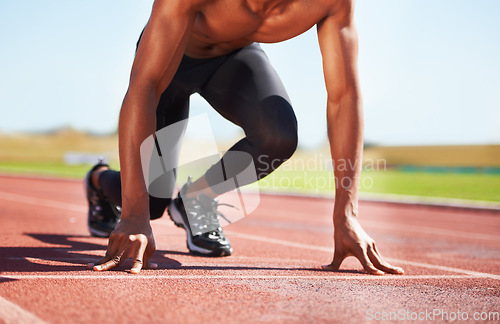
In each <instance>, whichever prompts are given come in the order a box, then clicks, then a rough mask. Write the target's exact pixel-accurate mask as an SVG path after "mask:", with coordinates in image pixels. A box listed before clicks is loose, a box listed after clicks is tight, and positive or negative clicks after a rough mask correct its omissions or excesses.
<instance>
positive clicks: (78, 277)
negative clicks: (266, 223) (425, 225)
mask: <svg viewBox="0 0 500 324" xmlns="http://www.w3.org/2000/svg"><path fill="white" fill-rule="evenodd" d="M477 278H478V276H467V275H387V274H386V275H383V276H367V275H366V274H360V275H354V276H353V275H350V276H343V275H337V276H331V275H328V276H301V275H298V276H280V275H169V274H158V273H155V274H151V275H144V274H137V275H136V274H99V273H95V274H92V275H37V274H32V275H31V274H29V275H2V276H0V280H1V279H13V280H24V279H32V280H33V279H35V280H39V279H52V280H99V279H112V280H127V279H135V280H137V279H147V280H154V279H162V280H165V279H168V280H204V279H205V280H206V279H213V280H217V279H221V280H242V279H243V280H245V279H246V280H276V279H280V280H294V279H295V280H298V279H300V280H338V281H342V280H362V281H365V280H371V281H372V280H424V279H477ZM479 278H487V277H479Z"/></svg>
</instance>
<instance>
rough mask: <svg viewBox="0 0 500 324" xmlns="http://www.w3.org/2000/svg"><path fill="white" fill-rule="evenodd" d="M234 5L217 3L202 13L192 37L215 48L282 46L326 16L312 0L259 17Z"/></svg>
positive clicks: (297, 2)
mask: <svg viewBox="0 0 500 324" xmlns="http://www.w3.org/2000/svg"><path fill="white" fill-rule="evenodd" d="M233 1H234V0H233ZM233 1H231V0H229V1H220V2H216V4H214V5H212V6H209V7H207V8H206V9H205V10H204V11H203V12H202V13H200V14H199V15H198V17H197V18H196V21H195V25H194V30H193V36H194V37H196V38H197V39H198V40H200V41H204V42H207V43H213V44H217V43H227V42H235V41H239V40H249V41H256V42H263V43H274V42H280V41H283V40H286V39H289V38H292V37H294V36H297V35H299V34H301V33H303V32H305V31H307V30H308V29H309V28H311V27H312V26H314V25H315V24H316V23H318V22H319V21H320V20H321V19H323V18H324V17H325V16H326V12H327V10H326V8H324V6H321V5H318V2H316V4H317V5H312V4H311V1H310V0H296V1H290V2H289V3H287V4H286V5H282V6H276V7H273V8H270V9H269V10H267V11H266V12H265V13H263V14H256V13H253V12H252V11H251V10H249V8H248V7H246V6H243V5H241V4H238V2H239V1H234V2H233Z"/></svg>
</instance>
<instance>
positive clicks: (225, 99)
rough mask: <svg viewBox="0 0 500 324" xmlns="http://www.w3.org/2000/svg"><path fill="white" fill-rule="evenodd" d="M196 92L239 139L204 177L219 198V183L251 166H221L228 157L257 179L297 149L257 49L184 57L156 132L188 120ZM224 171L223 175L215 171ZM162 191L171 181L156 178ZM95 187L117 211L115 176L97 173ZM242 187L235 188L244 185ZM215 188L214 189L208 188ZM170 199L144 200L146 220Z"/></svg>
mask: <svg viewBox="0 0 500 324" xmlns="http://www.w3.org/2000/svg"><path fill="white" fill-rule="evenodd" d="M195 92H197V93H199V94H200V95H201V96H202V97H203V98H204V99H205V100H207V102H208V103H209V104H210V105H211V106H212V107H213V108H214V109H215V110H216V111H217V112H219V114H221V115H222V116H223V117H224V118H226V119H227V120H229V121H231V122H232V123H234V124H236V125H238V126H240V127H241V128H242V129H243V131H244V133H245V137H244V138H243V139H241V140H240V141H238V142H237V143H236V144H234V145H233V146H232V147H231V149H230V150H229V154H228V153H226V155H225V156H224V157H223V161H224V165H221V164H222V162H221V161H219V162H218V163H217V164H215V165H214V166H212V167H211V168H210V169H209V170H208V171H207V172H206V174H205V177H206V179H207V182H208V184H209V185H210V186H211V187H212V189H213V190H214V191H215V192H216V193H218V194H222V193H224V192H227V191H230V190H232V189H234V187H231V185H229V182H227V184H223V185H222V186H221V185H218V184H220V183H224V180H225V179H229V178H232V177H234V176H236V175H238V174H239V173H240V172H241V171H242V170H244V169H245V168H246V167H248V165H249V163H251V161H243V163H242V161H238V163H231V164H230V165H231V167H227V166H226V165H228V163H227V159H230V157H231V154H230V152H245V153H248V154H249V156H251V158H252V159H253V162H254V164H255V167H256V171H257V178H258V179H261V178H263V177H265V176H267V175H268V174H269V173H271V172H272V171H274V169H276V168H277V167H278V166H279V165H280V164H281V163H282V162H284V161H285V160H286V159H288V158H289V157H290V156H291V155H292V154H293V152H294V151H295V148H296V147H297V120H296V118H295V114H294V112H293V109H292V106H291V104H290V99H289V98H288V95H287V93H286V91H285V88H284V86H283V84H282V82H281V80H280V79H279V76H278V75H277V73H276V71H275V70H274V69H273V67H272V66H271V64H270V62H269V60H268V58H267V56H266V54H265V53H264V51H263V50H262V49H261V47H260V46H259V45H258V44H257V43H254V44H251V45H249V46H247V47H244V48H242V49H238V50H236V51H233V52H231V53H229V54H227V55H224V56H219V57H215V58H208V59H194V58H190V57H187V56H184V57H183V59H182V61H181V63H180V65H179V68H178V69H177V72H176V74H175V76H174V78H173V79H172V82H171V83H170V84H169V86H168V88H167V89H166V90H165V91H164V92H163V94H162V96H161V98H160V101H159V104H158V107H157V110H156V129H157V130H160V129H162V128H164V127H166V126H168V125H171V124H173V123H175V122H178V121H181V120H184V119H186V118H188V115H189V97H190V95H191V94H193V93H195ZM224 166H226V168H224V172H223V173H224V174H221V172H220V170H221V169H222V168H223V167H224ZM160 180H161V181H163V182H164V183H163V184H162V186H167V187H169V188H171V189H172V192H173V190H174V188H175V176H173V175H171V176H170V177H162V178H160ZM99 184H100V186H101V188H102V191H103V192H104V194H105V195H106V196H107V197H108V199H109V200H110V201H111V202H113V203H114V204H117V205H119V206H121V182H120V175H119V172H117V171H112V170H110V171H106V172H103V173H102V174H101V177H100V179H99ZM245 184H248V183H239V184H238V185H240V186H241V185H245ZM214 185H217V186H216V188H217V189H216V190H215V189H214V187H213V186H214ZM170 199H171V198H155V197H152V196H150V213H151V219H156V218H159V217H161V216H162V215H163V213H164V211H165V208H166V207H167V206H168V204H169V203H170Z"/></svg>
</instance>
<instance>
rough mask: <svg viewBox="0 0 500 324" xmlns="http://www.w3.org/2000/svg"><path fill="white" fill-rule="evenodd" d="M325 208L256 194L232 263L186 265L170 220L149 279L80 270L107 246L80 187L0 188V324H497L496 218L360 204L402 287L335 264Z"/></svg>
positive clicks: (30, 183)
mask: <svg viewBox="0 0 500 324" xmlns="http://www.w3.org/2000/svg"><path fill="white" fill-rule="evenodd" d="M332 208H333V204H332V200H329V199H317V198H306V197H293V198H292V197H286V196H272V195H263V196H262V197H261V203H260V205H259V207H258V208H257V210H256V211H255V212H254V213H253V214H251V215H250V216H248V217H246V218H244V219H243V220H241V221H239V222H236V223H234V224H232V225H229V226H227V227H226V228H225V232H226V234H227V236H228V237H229V238H230V239H231V242H232V245H233V248H234V254H233V256H230V257H225V258H203V257H196V256H191V255H189V254H188V253H187V248H186V246H185V233H184V231H183V230H182V229H179V228H176V227H175V226H173V224H172V223H171V222H170V220H169V219H168V217H164V218H162V219H159V220H156V221H153V222H152V225H153V230H154V233H155V238H156V243H157V252H156V253H155V255H154V257H153V261H154V262H157V263H158V264H159V267H160V269H159V270H143V271H142V272H141V274H139V275H132V274H129V273H128V272H127V271H126V267H122V268H121V269H118V270H115V271H111V272H104V273H96V272H92V271H89V270H87V269H86V265H87V263H89V262H95V261H96V260H98V259H99V258H100V257H101V256H102V255H104V252H105V249H106V244H107V240H106V239H99V238H92V237H89V235H88V232H87V228H86V211H87V209H86V201H85V198H84V194H83V190H82V184H81V182H77V181H64V180H50V179H37V178H16V177H7V176H2V177H0V234H1V235H0V246H1V248H0V249H1V250H0V251H1V252H0V322H1V321H2V319H3V321H4V322H6V323H43V322H48V323H66V322H71V323H84V322H86V323H88V322H94V321H101V320H102V321H105V322H110V323H124V322H147V323H234V322H237V323H254V322H259V323H283V322H286V323H303V322H318V323H322V322H324V323H335V322H339V323H344V322H349V323H363V322H373V321H372V320H375V319H389V318H392V319H398V320H412V319H421V320H423V321H422V322H428V321H430V320H433V321H435V322H441V321H446V320H449V321H452V320H453V319H454V318H457V317H458V319H465V318H467V319H468V320H469V321H470V322H476V321H475V319H476V320H477V322H481V321H480V319H481V317H482V319H486V321H485V322H488V318H489V321H491V322H498V317H497V316H499V315H498V312H500V244H499V243H500V234H499V229H500V214H498V213H496V214H495V213H493V212H477V211H476V212H474V211H470V210H469V211H467V210H459V209H450V208H448V209H443V208H431V207H417V206H406V205H393V204H383V203H366V202H364V203H361V204H360V215H361V216H360V222H361V224H362V225H363V226H364V227H365V229H366V230H367V232H368V233H369V234H370V235H371V236H372V237H373V238H374V239H375V240H376V242H377V245H378V247H379V250H380V251H381V252H382V254H383V255H384V256H385V258H386V259H388V261H390V262H391V263H393V264H395V265H398V266H401V267H403V268H404V269H405V270H406V274H405V275H404V276H395V275H385V276H382V277H376V276H369V275H366V274H364V273H363V271H362V268H361V266H360V265H359V263H358V262H357V260H355V259H353V258H349V259H347V260H346V261H345V262H344V264H343V265H342V270H341V271H338V272H325V271H321V270H320V265H321V264H326V263H329V262H330V261H331V257H332V251H333V240H332V234H333V228H332V224H331V213H332Z"/></svg>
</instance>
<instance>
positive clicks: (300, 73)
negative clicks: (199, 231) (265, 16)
mask: <svg viewBox="0 0 500 324" xmlns="http://www.w3.org/2000/svg"><path fill="white" fill-rule="evenodd" d="M152 3H153V1H152V0H146V1H130V0H120V1H117V0H110V1H97V0H88V1H62V0H47V1H34V0H20V1H2V2H0V37H1V40H2V50H1V51H0V66H1V73H0V173H2V174H16V175H17V174H22V175H43V176H57V177H68V178H83V176H84V175H85V173H86V172H87V171H88V168H89V166H90V165H91V164H92V163H94V162H95V161H96V160H97V158H98V157H99V156H104V157H105V158H106V159H107V160H108V161H109V162H110V163H111V165H112V166H113V167H115V168H118V167H119V162H118V149H117V135H116V130H117V122H118V113H119V109H120V105H121V101H122V99H123V97H124V95H125V92H126V89H127V85H128V78H129V73H130V68H131V65H132V61H133V58H134V51H135V45H136V42H137V39H138V36H139V34H140V33H141V31H142V29H143V27H144V25H145V24H146V22H147V19H148V17H149V14H150V11H151V5H152ZM499 16H500V2H498V1H497V0H478V1H466V0H440V1H433V0H418V1H417V0H405V1H401V0H380V1H370V0H358V1H357V3H356V21H357V26H358V31H359V40H360V54H359V70H360V79H361V86H362V91H363V99H364V109H365V155H364V170H363V176H362V179H361V185H362V189H361V191H362V192H363V193H364V194H365V195H367V196H368V195H377V194H398V195H411V196H431V197H438V198H460V199H466V200H475V201H485V202H495V203H498V202H500V92H499V90H498V89H500V61H499V59H498V58H499V57H500V43H499V42H498V39H499V38H500V21H499V20H498V17H499ZM263 48H264V50H265V51H266V53H267V54H268V56H269V58H270V60H271V62H272V63H273V65H274V66H275V68H276V70H277V71H278V73H279V74H280V76H281V78H282V80H283V82H284V84H285V86H286V87H287V89H288V92H289V94H290V97H291V99H292V102H293V104H294V108H295V112H296V114H297V118H298V121H299V149H298V151H297V153H296V154H295V155H294V157H293V158H292V159H291V160H289V161H288V162H287V163H285V164H284V165H283V166H282V167H280V168H279V169H278V171H277V172H275V173H274V174H272V175H271V176H269V177H268V178H266V179H264V180H263V181H261V184H260V188H261V190H269V191H287V192H297V193H309V194H328V195H332V194H333V188H334V185H333V184H334V178H333V174H332V171H331V169H332V168H331V163H330V155H329V146H328V142H327V137H326V120H325V107H326V92H325V89H324V81H323V75H322V64H321V56H320V53H319V48H318V44H317V37H316V28H312V29H311V30H310V31H308V32H307V33H305V34H303V35H301V36H299V37H297V38H295V39H292V40H289V41H286V42H282V43H279V44H264V45H263ZM200 114H207V115H208V116H209V119H210V122H211V125H212V128H213V130H214V134H215V138H216V140H217V143H218V146H219V149H220V150H221V151H224V150H225V149H227V148H228V147H229V146H230V145H231V144H232V143H234V142H235V141H236V140H238V139H239V138H241V136H242V132H241V130H240V129H239V128H237V127H235V126H234V125H232V124H231V123H229V122H227V121H226V120H224V119H223V118H221V117H220V116H218V115H217V113H215V112H214V111H213V110H212V108H210V106H208V104H206V103H205V101H204V100H203V99H202V98H201V97H199V96H198V95H193V96H192V97H191V115H192V116H193V115H200ZM188 135H189V136H188V137H187V138H186V141H185V144H184V149H185V152H184V153H183V154H189V151H190V150H196V149H197V147H200V145H203V140H204V138H206V134H203V132H196V130H194V131H193V132H190V134H188ZM181 181H182V180H181Z"/></svg>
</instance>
